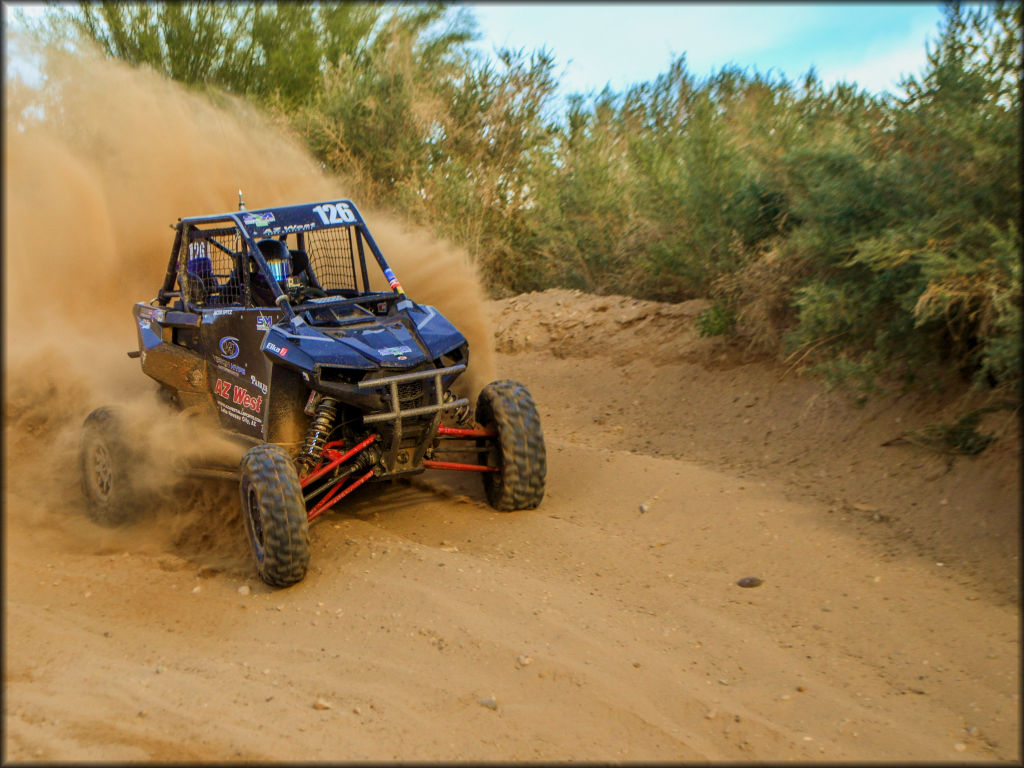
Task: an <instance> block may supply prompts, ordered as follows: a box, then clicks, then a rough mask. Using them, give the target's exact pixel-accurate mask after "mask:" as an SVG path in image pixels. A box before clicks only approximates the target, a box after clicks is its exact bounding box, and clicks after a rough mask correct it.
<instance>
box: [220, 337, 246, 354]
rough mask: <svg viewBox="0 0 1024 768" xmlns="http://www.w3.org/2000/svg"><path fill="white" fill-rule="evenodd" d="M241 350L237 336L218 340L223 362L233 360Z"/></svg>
mask: <svg viewBox="0 0 1024 768" xmlns="http://www.w3.org/2000/svg"><path fill="white" fill-rule="evenodd" d="M241 351H242V350H241V349H240V348H239V346H238V337H237V336H224V337H223V338H221V340H220V353H221V354H222V355H224V359H225V360H234V359H235V358H236V357H238V353H239V352H241Z"/></svg>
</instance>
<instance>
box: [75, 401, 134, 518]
mask: <svg viewBox="0 0 1024 768" xmlns="http://www.w3.org/2000/svg"><path fill="white" fill-rule="evenodd" d="M125 435H126V427H125V425H124V421H123V419H121V418H120V417H119V416H118V414H117V412H116V411H115V410H113V409H112V408H97V409H96V410H95V411H93V412H92V413H90V414H89V415H88V416H87V417H86V419H85V422H84V423H83V425H82V439H81V442H80V443H79V454H78V456H79V468H80V470H81V478H82V493H83V494H84V495H85V501H86V511H87V512H88V514H89V517H91V518H92V519H93V520H94V521H96V522H97V523H99V524H100V525H104V526H108V527H113V526H116V525H122V524H124V523H126V522H128V521H129V520H131V519H132V518H134V517H136V514H137V511H138V506H139V493H138V490H137V489H136V487H135V482H134V478H133V477H132V475H131V472H130V469H129V468H130V466H131V462H130V461H129V456H130V451H129V446H128V443H127V441H126V438H125Z"/></svg>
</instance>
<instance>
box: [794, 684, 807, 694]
mask: <svg viewBox="0 0 1024 768" xmlns="http://www.w3.org/2000/svg"><path fill="white" fill-rule="evenodd" d="M796 690H797V692H798V693H803V692H804V691H806V690H807V689H806V688H805V687H804V686H802V685H798V686H797V687H796Z"/></svg>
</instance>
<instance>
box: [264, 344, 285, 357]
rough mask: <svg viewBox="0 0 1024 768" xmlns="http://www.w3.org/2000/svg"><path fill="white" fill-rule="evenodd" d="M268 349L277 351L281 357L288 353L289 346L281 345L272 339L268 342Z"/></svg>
mask: <svg viewBox="0 0 1024 768" xmlns="http://www.w3.org/2000/svg"><path fill="white" fill-rule="evenodd" d="M267 349H269V350H270V351H271V352H275V353H277V354H278V355H280V356H281V357H284V356H285V355H287V354H288V347H279V346H277V345H276V344H275V343H274V342H272V341H268V342H267Z"/></svg>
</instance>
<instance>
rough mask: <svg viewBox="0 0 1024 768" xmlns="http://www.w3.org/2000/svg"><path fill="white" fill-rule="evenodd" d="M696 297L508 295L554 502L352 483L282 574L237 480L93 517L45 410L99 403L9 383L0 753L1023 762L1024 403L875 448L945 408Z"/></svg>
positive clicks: (517, 369)
mask: <svg viewBox="0 0 1024 768" xmlns="http://www.w3.org/2000/svg"><path fill="white" fill-rule="evenodd" d="M702 306H703V305H702V303H701V302H688V303H684V304H679V305H666V304H655V303H648V302H636V301H632V300H629V299H623V298H618V297H596V296H589V295H582V294H578V293H571V292H566V291H548V292H546V293H541V294H530V295H526V296H518V297H515V298H511V299H507V300H504V301H498V302H489V303H488V304H487V305H486V308H487V310H488V312H489V313H490V317H491V321H492V323H493V326H494V328H495V339H496V349H497V354H496V360H495V367H496V373H497V376H499V377H510V378H514V379H519V380H522V381H524V382H526V383H527V384H528V386H529V387H530V389H531V390H532V392H533V394H534V397H535V399H536V401H537V403H538V405H539V408H540V411H541V415H542V419H543V427H544V431H545V435H546V438H547V448H548V460H549V474H548V491H547V495H546V497H545V499H544V502H543V503H542V505H541V506H540V508H538V509H537V510H534V511H528V512H518V513H511V514H502V513H497V512H494V511H493V510H491V509H490V508H488V507H487V506H486V505H485V503H484V500H483V494H482V490H481V489H480V488H479V487H478V482H479V478H477V477H475V476H464V475H445V474H441V473H437V474H435V475H432V476H430V477H429V478H428V477H427V475H423V476H421V479H418V480H416V481H414V482H413V483H411V484H408V483H406V484H402V483H397V484H394V485H387V486H377V487H367V488H364V489H360V491H358V492H357V493H355V494H353V496H352V497H351V499H350V500H346V503H345V504H343V505H341V506H340V508H338V509H337V510H336V511H332V512H331V513H329V514H327V515H325V516H324V517H322V518H320V519H319V520H317V521H316V522H315V523H314V524H313V526H312V533H311V537H312V542H313V555H312V569H311V571H310V573H309V575H308V576H307V577H306V579H305V580H304V581H303V582H302V583H300V584H299V585H297V586H295V587H293V588H290V589H287V590H272V589H270V588H268V587H266V586H264V585H263V584H261V583H260V582H258V581H257V580H256V579H255V578H254V576H253V573H252V570H251V567H250V563H249V560H248V555H247V552H246V551H245V543H244V539H243V533H242V528H241V523H240V522H239V519H238V511H237V490H236V489H235V488H234V487H233V486H231V485H230V484H227V485H218V484H216V483H212V482H211V483H209V484H207V485H196V486H192V487H189V488H186V489H179V490H177V491H175V492H174V493H170V492H166V491H165V492H164V493H163V494H161V496H160V498H159V499H158V501H157V502H155V503H154V508H153V509H152V510H149V511H148V513H147V514H145V515H144V516H143V519H142V520H141V521H140V522H138V523H136V524H135V525H132V526H128V527H127V528H124V529H120V530H106V529H102V528H99V527H97V526H95V525H94V524H92V523H90V522H89V521H88V520H87V519H86V518H85V516H84V514H83V510H82V502H81V499H80V497H79V495H78V491H77V488H76V484H77V478H76V476H75V468H74V464H73V458H72V457H73V449H72V446H71V445H70V444H68V445H65V444H64V443H60V441H59V440H57V436H59V435H60V434H63V433H62V431H61V430H60V429H59V424H60V423H63V422H67V423H72V424H73V423H80V419H81V417H82V416H83V415H84V413H85V412H87V410H88V408H91V407H94V406H95V405H98V404H99V403H92V402H86V400H88V398H83V399H82V400H81V401H74V402H67V401H65V402H62V403H55V402H54V400H53V398H51V399H50V400H47V399H46V396H47V392H48V391H50V390H47V384H46V382H45V381H37V382H36V384H37V388H36V390H35V392H34V395H35V397H36V399H37V401H41V402H44V403H47V404H48V405H47V407H45V408H44V407H42V406H37V407H35V408H32V407H29V405H28V404H29V402H30V400H29V397H28V395H26V394H25V393H24V392H22V391H21V390H19V391H16V392H14V393H13V394H12V395H11V396H12V397H14V398H15V400H14V401H11V402H8V403H7V404H6V405H7V408H6V411H5V434H6V435H7V446H6V447H7V453H6V459H5V461H6V462H7V476H6V477H7V485H6V488H5V495H6V499H5V501H6V508H5V521H6V529H5V537H4V542H5V565H6V573H5V585H6V595H5V597H6V606H5V608H6V610H5V618H6V621H5V678H4V692H5V710H4V726H5V727H4V746H5V759H6V760H18V761H21V760H33V759H35V760H42V761H60V760H66V761H75V762H78V761H86V760H102V761H111V760H118V761H127V760H132V761H134V760H159V761H222V760H238V761H258V760H279V761H298V762H310V761H321V760H327V761H334V762H340V761H366V760H371V761H384V760H396V759H400V760H407V761H454V760H474V761H476V760H499V761H521V760H569V759H574V760H591V761H633V760H644V761H654V760H659V761H723V760H725V761H746V760H751V761H773V762H774V761H782V760H800V761H814V762H822V761H871V760H885V761H907V760H912V761H919V762H933V761H934V762H938V761H946V760H949V761H972V760H979V761H980V760H986V761H991V760H999V761H1013V762H1019V760H1020V757H1021V755H1020V750H1019V744H1020V731H1019V714H1020V711H1019V708H1020V702H1019V696H1018V693H1019V691H1020V669H1019V651H1020V638H1019V607H1018V602H1019V600H1018V598H1019V581H1018V576H1017V574H1018V571H1019V567H1018V558H1019V520H1018V499H1019V490H1020V489H1019V458H1020V445H1019V441H1018V431H1017V421H1016V416H1015V415H1014V413H1013V412H1011V411H993V412H991V413H989V414H988V415H987V416H986V418H985V420H984V421H983V422H982V424H981V425H980V427H979V429H981V430H982V431H984V432H985V433H987V434H992V435H994V436H995V437H996V440H995V441H994V442H993V443H992V444H991V445H990V446H989V447H988V448H987V449H986V450H985V451H984V452H983V453H982V454H981V455H979V456H977V457H974V458H970V457H963V456H954V455H949V454H943V453H939V452H937V451H933V450H930V449H929V448H928V447H926V446H923V445H918V444H914V443H912V442H907V441H905V440H902V441H901V440H896V442H895V443H894V444H892V445H888V446H883V445H882V443H886V442H890V441H893V440H895V439H896V438H898V437H899V436H901V435H904V434H908V433H911V432H913V431H914V430H919V429H920V428H922V427H924V426H926V425H928V424H934V423H939V422H942V421H949V420H950V419H951V418H952V417H955V416H956V415H957V414H956V413H955V412H954V411H952V410H950V408H951V406H943V405H942V404H941V403H939V402H937V401H936V402H928V401H922V400H920V399H912V398H910V397H909V396H906V397H903V398H895V399H892V398H890V399H877V400H869V401H868V403H867V404H866V405H864V406H862V407H857V406H856V405H855V404H854V403H853V402H852V401H851V400H850V398H849V397H848V396H846V395H842V394H838V393H833V394H826V393H823V391H822V388H821V385H820V383H819V382H816V381H814V380H812V379H808V378H804V377H801V376H799V375H798V373H797V372H794V371H787V369H786V368H784V367H781V366H780V365H778V364H777V363H772V362H767V361H763V360H747V359H744V357H743V355H742V354H740V353H739V352H737V351H736V350H734V349H732V348H731V347H729V346H728V345H727V344H725V343H723V342H722V341H720V340H715V339H702V338H700V337H699V336H698V334H697V332H696V329H695V317H696V314H697V312H698V311H699V310H700V308H701V307H702ZM125 311H127V309H125ZM110 365H111V366H112V367H114V368H116V369H117V371H116V372H117V374H118V375H119V376H123V377H124V380H125V381H129V380H136V379H142V378H143V377H142V374H141V373H139V372H138V370H137V367H136V366H137V362H136V361H131V360H128V359H127V358H123V350H119V357H118V358H117V360H116V361H113V358H112V362H111V363H110ZM111 375H113V373H111ZM132 377H134V378H132ZM138 386H139V387H142V386H143V384H142V383H140V384H139V385H138ZM51 394H52V392H51ZM944 408H945V410H944ZM55 440H57V442H58V443H60V444H59V445H57V448H56V449H55V448H54V445H55V443H54V441H55ZM58 449H59V450H58ZM41 459H45V460H41ZM748 577H756V579H759V580H761V584H760V585H759V586H756V587H753V588H743V587H740V586H738V584H737V582H738V581H740V580H741V579H744V578H748Z"/></svg>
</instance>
